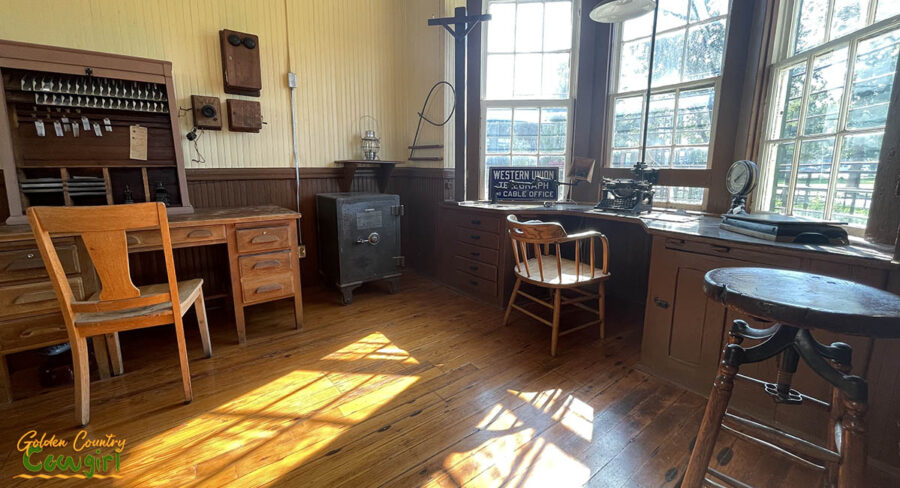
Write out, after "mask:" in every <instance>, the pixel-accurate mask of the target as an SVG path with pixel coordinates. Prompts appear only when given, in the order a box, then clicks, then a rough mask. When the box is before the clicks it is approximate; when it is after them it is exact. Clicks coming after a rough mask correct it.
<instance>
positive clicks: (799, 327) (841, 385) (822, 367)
mask: <svg viewBox="0 0 900 488" xmlns="http://www.w3.org/2000/svg"><path fill="white" fill-rule="evenodd" d="M703 291H704V292H706V295H707V296H709V297H710V298H713V299H715V300H718V301H720V302H722V303H723V304H725V305H726V306H727V307H728V308H731V309H733V310H737V311H739V312H742V313H745V314H747V315H750V316H753V317H759V318H761V319H764V320H768V321H771V322H773V323H774V325H772V326H771V327H769V328H767V329H754V328H751V327H749V326H748V325H747V323H746V322H745V321H743V320H735V321H734V324H733V325H732V327H731V331H730V333H729V335H730V339H729V341H728V342H729V344H727V345H726V346H725V348H724V349H723V352H722V363H721V365H720V366H719V370H718V373H717V374H716V378H715V381H714V382H713V389H712V393H710V395H709V401H708V402H707V404H706V413H705V414H704V415H703V422H702V423H701V424H700V430H699V432H698V434H697V440H696V442H695V445H694V450H693V452H692V453H691V460H690V462H689V463H688V467H687V471H686V472H685V475H684V482H683V483H682V486H683V487H685V488H692V487H698V486H702V485H704V484H708V485H711V486H719V484H718V483H717V482H715V481H712V480H708V479H706V473H707V472H709V473H710V474H711V475H712V476H714V477H715V478H718V479H720V480H723V481H725V482H727V483H729V484H731V485H735V486H747V485H745V484H743V483H741V482H740V481H738V480H735V479H733V478H731V477H730V476H727V475H725V474H723V473H720V472H718V471H716V470H714V469H712V468H710V467H709V460H710V457H711V456H712V453H713V448H714V447H715V444H716V437H717V436H718V434H719V428H720V426H721V428H723V429H725V430H727V431H729V432H732V433H736V434H737V435H738V436H740V437H742V438H744V439H747V440H750V441H755V442H758V443H761V444H763V445H767V446H768V447H772V446H775V449H777V450H779V451H781V452H782V453H785V454H787V455H788V457H790V458H792V459H794V460H797V459H798V458H799V459H800V460H805V461H807V462H810V463H812V464H814V465H818V466H820V467H821V468H822V469H824V471H825V480H824V484H825V485H826V486H835V485H836V486H838V487H859V486H864V475H865V467H866V438H865V432H866V429H865V422H864V417H865V412H866V408H867V401H868V390H867V383H866V380H865V379H863V378H861V377H859V376H853V375H850V374H848V373H849V372H850V359H851V353H852V351H851V349H850V346H849V345H847V344H845V343H842V342H835V343H833V344H831V345H830V346H826V345H824V344H820V343H819V342H817V341H816V340H815V339H814V338H813V337H812V334H811V332H812V330H814V329H822V330H828V331H832V332H837V333H841V334H852V335H860V336H867V337H873V338H896V337H900V297H898V296H897V295H894V294H892V293H888V292H886V291H883V290H878V289H875V288H871V287H868V286H865V285H860V284H858V283H853V282H851V281H845V280H840V279H837V278H831V277H827V276H819V275H814V274H809V273H801V272H797V271H785V270H776V269H766V268H720V269H714V270H712V271H710V272H709V273H707V274H706V282H705V283H704V284H703ZM745 338H750V339H756V340H762V341H763V342H761V343H759V344H758V345H756V346H753V347H748V348H744V347H741V345H740V344H741V342H742V341H743V340H744V339H745ZM779 354H780V355H781V360H780V361H779V367H778V374H777V377H776V382H775V383H764V382H761V381H759V380H756V379H754V378H749V377H746V376H743V375H739V374H738V369H739V368H740V366H741V365H742V364H748V363H756V362H759V361H764V360H766V359H770V358H772V357H775V356H776V355H779ZM800 358H803V361H804V362H806V364H807V365H809V367H810V368H812V370H813V371H815V372H816V374H818V375H819V376H821V377H822V378H824V379H825V380H826V381H828V382H829V383H831V384H832V385H833V387H834V388H833V390H832V392H833V393H832V398H831V403H830V405H829V404H828V403H827V402H824V401H822V400H818V399H815V398H812V397H808V396H806V395H803V394H801V393H799V392H798V391H797V390H794V389H791V378H792V376H793V374H794V373H795V372H796V371H797V364H798V362H799V359H800ZM736 377H737V378H739V379H748V380H750V381H751V382H755V383H762V384H763V385H764V389H765V392H766V393H768V394H769V395H771V396H772V398H773V399H774V401H775V402H778V403H787V404H799V403H801V402H803V401H811V402H816V403H821V404H824V405H828V408H829V411H830V415H829V423H830V425H829V433H830V434H829V439H828V443H827V446H826V447H823V446H819V445H816V444H813V443H811V442H809V441H806V440H804V439H800V438H798V437H794V436H791V435H788V434H786V433H783V432H781V431H778V430H776V429H774V428H772V427H769V426H765V425H762V424H759V423H756V422H753V421H751V420H748V419H744V418H741V417H738V416H736V415H732V414H730V413H726V410H727V408H728V400H729V399H730V398H731V391H732V389H733V387H734V379H735V378H736ZM723 420H724V423H723ZM837 425H840V430H839V431H837V432H836V431H835V427H836V426H837Z"/></svg>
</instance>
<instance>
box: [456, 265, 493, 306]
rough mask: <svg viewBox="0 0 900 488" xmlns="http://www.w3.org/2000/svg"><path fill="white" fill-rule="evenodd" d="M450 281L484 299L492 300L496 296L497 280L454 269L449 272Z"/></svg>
mask: <svg viewBox="0 0 900 488" xmlns="http://www.w3.org/2000/svg"><path fill="white" fill-rule="evenodd" d="M451 283H452V284H453V285H454V286H456V287H457V288H459V289H461V290H463V291H465V292H467V293H471V294H472V295H476V296H479V297H481V298H483V299H485V300H494V299H495V298H496V297H497V282H496V281H492V280H485V279H483V278H479V277H477V276H472V275H470V274H469V273H466V272H464V271H460V270H458V269H454V270H453V272H452V274H451Z"/></svg>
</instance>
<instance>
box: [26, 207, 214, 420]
mask: <svg viewBox="0 0 900 488" xmlns="http://www.w3.org/2000/svg"><path fill="white" fill-rule="evenodd" d="M28 220H29V221H30V222H31V230H32V232H34V237H35V240H37V244H38V248H39V249H40V251H41V257H42V258H43V259H44V265H45V266H46V267H47V272H48V273H49V274H50V281H51V282H52V283H53V289H54V290H55V291H56V297H57V299H58V300H59V304H60V308H61V309H62V315H63V319H64V320H65V323H66V331H67V332H68V334H69V343H70V344H71V346H72V362H73V368H74V370H75V417H76V419H77V420H78V421H79V422H80V423H81V425H86V424H87V423H88V421H89V420H90V399H91V396H90V371H89V369H88V355H87V338H88V337H91V336H98V335H104V334H110V335H112V334H115V333H118V332H119V331H125V330H133V329H141V328H145V327H154V326H157V325H165V324H172V323H174V324H175V337H176V339H177V342H178V356H179V360H180V362H181V379H182V383H183V386H184V400H185V403H187V402H190V401H191V399H192V398H193V396H192V393H191V374H190V370H189V368H188V358H187V349H186V347H185V341H184V328H183V325H182V316H183V315H184V313H185V312H186V311H187V310H188V309H189V308H190V307H191V305H195V306H196V310H197V321H198V322H199V324H200V337H201V339H202V341H203V351H204V353H205V354H206V357H210V356H211V355H212V347H211V345H210V341H209V328H208V327H207V323H206V307H205V306H204V304H203V290H202V288H201V286H202V285H203V280H201V279H195V280H188V281H182V282H177V281H176V280H175V265H174V261H173V259H172V241H171V236H170V235H169V220H168V218H167V217H166V207H165V205H163V204H161V203H138V204H134V205H116V206H101V207H31V208H29V209H28ZM135 229H158V230H159V231H160V234H161V237H162V239H161V242H162V250H163V255H164V256H165V263H166V274H167V277H168V283H165V284H158V285H149V286H141V287H139V288H138V287H136V286H134V283H133V282H132V281H131V272H130V270H129V266H128V244H127V240H126V237H125V232H126V231H128V230H135ZM56 233H64V234H70V235H71V234H76V235H79V236H80V237H81V239H82V241H83V242H84V245H85V247H86V248H87V250H88V253H89V254H90V256H91V261H93V263H94V268H95V269H96V271H97V275H98V276H99V278H100V283H101V286H102V288H101V290H100V292H99V293H97V294H95V295H94V296H92V297H90V298H89V299H88V300H85V301H78V300H76V299H75V297H74V295H73V294H72V289H71V288H70V287H69V282H68V281H67V280H66V273H65V271H64V270H63V267H62V264H61V262H60V260H59V257H58V256H57V254H56V248H55V247H54V246H53V242H52V241H51V240H50V234H56ZM173 297H178V300H172V298H173Z"/></svg>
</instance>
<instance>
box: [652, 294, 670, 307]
mask: <svg viewBox="0 0 900 488" xmlns="http://www.w3.org/2000/svg"><path fill="white" fill-rule="evenodd" d="M653 303H655V304H656V306H657V307H659V308H663V309H665V308H669V302H667V301H665V300H663V299H662V298H659V297H653Z"/></svg>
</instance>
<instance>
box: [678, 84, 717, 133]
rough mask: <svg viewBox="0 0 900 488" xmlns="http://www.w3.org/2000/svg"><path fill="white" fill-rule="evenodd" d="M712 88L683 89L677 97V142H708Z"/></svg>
mask: <svg viewBox="0 0 900 488" xmlns="http://www.w3.org/2000/svg"><path fill="white" fill-rule="evenodd" d="M714 96H715V91H714V90H713V89H712V88H701V89H699V90H691V91H683V92H681V96H680V97H679V99H678V126H677V128H676V129H675V141H676V143H677V144H708V143H709V133H710V125H711V118H712V109H713V98H714Z"/></svg>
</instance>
